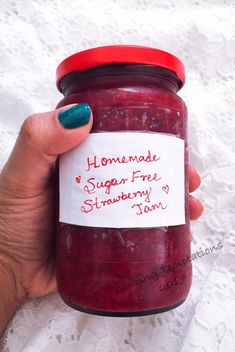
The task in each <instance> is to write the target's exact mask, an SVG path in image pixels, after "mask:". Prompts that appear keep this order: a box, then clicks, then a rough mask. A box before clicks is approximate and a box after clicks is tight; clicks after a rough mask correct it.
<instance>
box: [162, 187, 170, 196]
mask: <svg viewBox="0 0 235 352" xmlns="http://www.w3.org/2000/svg"><path fill="white" fill-rule="evenodd" d="M162 189H163V191H164V192H165V193H166V194H168V193H169V186H168V185H165V186H163V187H162Z"/></svg>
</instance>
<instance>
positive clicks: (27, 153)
mask: <svg viewBox="0 0 235 352" xmlns="http://www.w3.org/2000/svg"><path fill="white" fill-rule="evenodd" d="M91 127H92V112H91V110H90V107H89V105H88V104H85V103H84V104H71V105H67V106H65V107H63V108H60V109H57V110H55V111H50V112H45V113H40V114H35V115H32V116H30V117H29V118H27V119H26V120H25V121H24V123H23V125H22V128H21V131H20V134H19V136H18V139H17V141H16V144H15V146H14V149H13V151H12V153H11V155H10V158H9V160H8V162H7V163H6V165H5V167H4V168H3V170H2V172H1V174H0V177H1V181H2V182H4V184H5V185H6V186H8V187H12V188H14V191H16V192H20V190H21V191H23V190H25V191H29V194H34V193H30V191H32V190H37V189H40V188H41V187H43V186H45V185H46V184H47V182H48V179H49V178H50V173H51V165H52V164H53V163H54V162H55V160H56V158H57V156H58V155H59V154H62V153H64V152H66V151H68V150H70V149H72V148H74V147H75V146H77V145H79V144H80V143H81V142H82V141H83V140H84V139H85V138H86V137H87V136H88V134H89V132H90V129H91ZM24 195H25V193H24Z"/></svg>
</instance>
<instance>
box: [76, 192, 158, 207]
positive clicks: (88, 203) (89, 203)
mask: <svg viewBox="0 0 235 352" xmlns="http://www.w3.org/2000/svg"><path fill="white" fill-rule="evenodd" d="M151 192H152V188H151V187H149V188H148V189H146V190H143V191H136V192H129V193H124V192H122V193H121V194H119V195H118V196H117V197H114V198H109V199H105V200H99V199H98V197H95V199H94V200H93V199H86V200H85V201H84V205H82V206H81V207H80V209H81V211H82V212H83V213H90V212H91V211H93V210H94V209H100V208H102V207H105V206H107V205H108V206H109V205H113V204H116V203H118V202H120V201H124V200H128V199H135V198H136V197H143V198H144V201H145V202H148V203H149V202H150V195H151Z"/></svg>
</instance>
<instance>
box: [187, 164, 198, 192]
mask: <svg viewBox="0 0 235 352" xmlns="http://www.w3.org/2000/svg"><path fill="white" fill-rule="evenodd" d="M200 184H201V178H200V176H199V175H198V173H197V171H196V170H195V169H194V167H193V166H192V165H189V192H194V191H195V190H196V189H197V188H198V187H199V186H200Z"/></svg>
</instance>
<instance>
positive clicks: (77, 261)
mask: <svg viewBox="0 0 235 352" xmlns="http://www.w3.org/2000/svg"><path fill="white" fill-rule="evenodd" d="M57 77H58V81H57V82H58V87H59V90H60V91H61V92H62V93H63V94H64V96H65V97H64V99H63V100H62V101H61V102H60V103H59V104H58V106H57V107H61V106H64V105H67V104H70V103H79V102H87V103H89V105H90V106H91V108H92V111H93V116H94V124H93V128H92V132H94V133H95V132H100V131H102V132H108V131H114V132H117V131H151V132H158V133H162V134H169V135H175V136H177V137H178V138H181V139H183V140H185V142H186V143H185V154H184V155H185V170H184V171H185V219H186V220H185V224H182V225H177V226H161V227H149V228H147V227H146V228H143V227H142V228H138V226H137V227H136V228H106V227H103V228H101V227H89V226H77V225H74V224H66V223H62V222H59V220H58V222H57V283H58V290H59V292H60V294H61V296H62V298H63V300H64V301H65V302H66V303H67V304H68V305H70V306H72V307H74V308H76V309H78V310H81V311H84V312H87V313H92V314H99V315H109V316H139V315H147V314H155V313H159V312H162V311H166V310H169V309H172V308H175V307H177V306H178V305H180V304H181V303H183V302H184V300H185V299H186V297H187V295H188V292H189V289H190V285H191V262H190V236H189V231H190V230H189V209H188V174H187V170H188V155H187V108H186V105H185V103H184V102H183V100H182V99H181V98H180V97H179V96H177V94H176V93H177V91H178V90H179V89H180V88H181V87H182V85H183V83H184V70H183V65H182V64H181V62H180V61H179V60H178V59H176V58H175V57H174V56H172V55H171V54H168V53H165V52H162V51H160V50H156V49H150V48H143V47H127V46H113V47H103V48H96V49H92V50H87V51H85V52H82V53H78V54H75V55H73V56H72V57H70V58H68V59H66V60H65V61H64V62H63V63H62V64H61V65H60V66H59V68H58V70H57ZM172 172H174V170H172ZM175 211H176V212H177V205H176V207H175ZM117 216H118V214H117Z"/></svg>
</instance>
